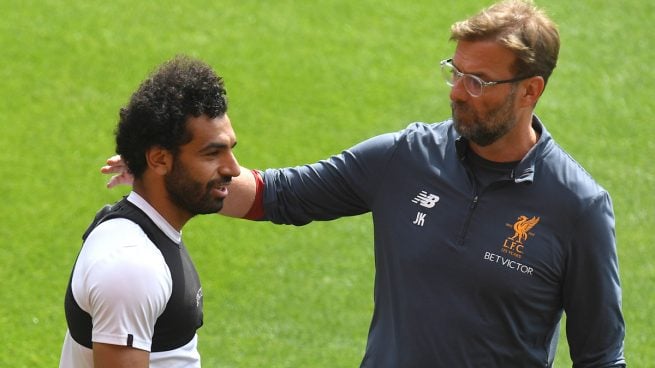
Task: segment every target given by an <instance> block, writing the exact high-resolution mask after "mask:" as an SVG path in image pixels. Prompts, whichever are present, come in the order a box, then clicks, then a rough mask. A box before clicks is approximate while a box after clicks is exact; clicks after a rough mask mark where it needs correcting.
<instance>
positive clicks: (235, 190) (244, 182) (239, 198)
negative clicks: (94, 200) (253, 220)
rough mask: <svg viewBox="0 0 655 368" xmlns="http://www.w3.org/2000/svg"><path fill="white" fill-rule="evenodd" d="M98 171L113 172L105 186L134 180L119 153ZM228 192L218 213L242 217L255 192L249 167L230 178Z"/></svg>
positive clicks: (253, 199) (250, 205)
mask: <svg viewBox="0 0 655 368" xmlns="http://www.w3.org/2000/svg"><path fill="white" fill-rule="evenodd" d="M100 172H101V173H103V174H114V175H113V176H112V177H111V179H109V182H107V188H113V187H115V186H117V185H132V182H133V181H134V177H132V174H130V173H129V171H128V170H127V166H126V165H125V162H123V160H122V159H121V156H119V155H116V156H112V157H110V158H108V159H107V164H106V165H105V166H103V167H102V168H101V169H100ZM228 192H229V194H228V196H227V198H226V199H225V202H224V204H223V209H222V210H221V211H220V212H219V213H220V214H221V215H225V216H231V217H244V216H245V215H246V214H248V211H249V210H250V209H251V207H252V205H253V203H254V201H255V196H256V194H257V180H256V179H255V174H253V172H252V171H251V170H250V169H246V168H245V167H242V168H241V175H239V176H237V177H234V178H232V182H231V183H230V185H229V187H228Z"/></svg>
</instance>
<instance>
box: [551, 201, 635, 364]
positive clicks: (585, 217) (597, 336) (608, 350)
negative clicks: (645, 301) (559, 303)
mask: <svg viewBox="0 0 655 368" xmlns="http://www.w3.org/2000/svg"><path fill="white" fill-rule="evenodd" d="M574 231H575V234H574V235H573V241H572V244H571V252H570V255H569V259H568V263H567V271H566V276H565V280H564V285H563V304H564V310H565V312H566V316H567V319H566V333H567V338H568V342H569V348H570V353H571V359H572V361H573V367H575V368H587V367H615V366H622V364H625V358H624V353H623V340H624V337H625V324H624V320H623V315H622V312H621V286H620V282H619V266H618V257H617V252H616V237H615V231H614V212H613V209H612V203H611V200H610V197H609V194H608V193H607V192H605V191H603V192H601V193H600V194H599V195H598V196H596V198H594V199H593V200H592V201H591V203H590V204H589V206H588V207H587V208H586V210H584V212H583V213H582V215H581V216H580V218H579V219H578V220H577V224H576V226H574Z"/></svg>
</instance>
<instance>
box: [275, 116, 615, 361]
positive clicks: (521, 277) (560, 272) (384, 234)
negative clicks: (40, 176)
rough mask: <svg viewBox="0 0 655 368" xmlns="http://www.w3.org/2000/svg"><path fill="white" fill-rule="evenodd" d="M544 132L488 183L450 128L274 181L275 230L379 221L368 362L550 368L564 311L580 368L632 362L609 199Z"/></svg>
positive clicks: (418, 127)
mask: <svg viewBox="0 0 655 368" xmlns="http://www.w3.org/2000/svg"><path fill="white" fill-rule="evenodd" d="M533 127H534V128H535V129H536V130H537V131H538V132H540V138H539V141H538V142H537V144H536V145H535V146H534V147H533V148H532V149H531V150H530V152H528V154H527V155H526V156H525V157H524V159H523V160H522V161H521V162H520V163H518V165H517V166H516V167H515V169H514V170H513V171H511V173H509V174H508V175H507V177H505V178H502V179H500V180H497V181H495V182H493V183H491V184H489V185H487V186H486V187H478V185H477V184H476V181H475V180H474V179H473V176H472V171H471V169H470V167H468V165H467V160H465V157H466V154H467V144H466V142H465V140H464V139H462V138H461V137H459V136H458V134H457V133H456V131H455V129H454V125H453V122H452V121H451V120H449V121H446V122H443V123H439V124H425V123H414V124H411V125H409V126H408V127H407V128H406V129H404V130H401V131H399V132H396V133H389V134H383V135H380V136H377V137H374V138H371V139H369V140H366V141H364V142H362V143H360V144H357V145H355V146H354V147H352V148H351V149H348V150H346V151H344V152H342V153H341V154H339V155H335V156H333V157H330V158H329V159H327V160H324V161H320V162H318V163H315V164H312V165H305V166H299V167H295V168H286V169H280V170H272V169H269V170H266V171H265V172H264V173H263V178H264V185H265V188H264V210H265V219H266V220H270V221H272V222H274V223H284V224H294V225H304V224H307V223H309V222H311V221H313V220H331V219H335V218H338V217H342V216H352V215H358V214H362V213H365V212H369V211H370V212H372V217H373V222H374V232H375V266H376V276H375V295H374V296H375V310H374V313H373V318H372V321H371V325H370V331H369V336H368V343H367V347H366V353H365V356H364V358H363V361H362V363H361V366H362V367H371V368H385V367H389V368H392V367H393V368H398V367H402V368H410V367H476V368H479V367H505V368H507V367H517V368H518V367H520V368H524V367H550V366H551V365H552V361H553V359H554V348H555V347H556V344H557V337H558V331H559V321H560V318H561V317H562V312H566V315H567V323H566V331H567V338H568V343H569V347H570V352H571V357H572V360H573V363H574V366H575V367H578V368H584V367H615V366H623V364H625V360H624V355H623V340H624V334H625V326H624V321H623V317H622V312H621V289H620V283H619V273H618V261H617V254H616V244H615V234H614V214H613V209H612V203H611V200H610V197H609V195H608V193H607V192H606V191H605V190H604V189H603V188H601V187H600V186H599V185H598V184H597V183H596V182H595V181H594V180H593V179H592V178H591V176H590V175H589V174H588V173H587V172H586V171H585V170H584V169H583V168H582V167H581V166H580V165H579V164H578V163H577V162H576V161H574V160H573V159H572V158H571V157H570V156H569V155H568V154H567V153H566V152H564V151H563V150H562V148H560V147H559V146H558V145H557V144H556V143H555V142H554V140H553V139H552V137H551V136H550V134H549V133H548V131H547V130H546V129H545V127H544V126H543V124H542V123H541V122H540V121H539V119H538V118H537V117H536V116H535V117H533ZM326 251H327V250H326Z"/></svg>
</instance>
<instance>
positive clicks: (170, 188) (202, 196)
mask: <svg viewBox="0 0 655 368" xmlns="http://www.w3.org/2000/svg"><path fill="white" fill-rule="evenodd" d="M191 177H192V176H191V175H190V173H189V172H188V170H187V169H186V168H185V167H184V165H183V164H181V163H180V162H179V161H178V160H177V159H176V160H175V162H174V164H173V169H172V170H171V172H170V173H169V174H167V175H166V176H165V177H164V184H165V186H166V191H167V192H168V195H169V198H170V199H171V201H172V202H173V203H174V204H175V205H176V206H178V207H179V208H181V209H183V210H185V211H187V212H189V213H190V214H191V215H192V216H195V215H206V214H214V213H217V212H218V211H220V210H221V209H222V208H223V199H222V198H214V197H212V196H211V190H212V189H213V188H216V187H218V186H219V185H220V184H221V181H219V180H212V181H210V182H208V183H207V184H202V183H200V182H198V181H195V180H193V179H191Z"/></svg>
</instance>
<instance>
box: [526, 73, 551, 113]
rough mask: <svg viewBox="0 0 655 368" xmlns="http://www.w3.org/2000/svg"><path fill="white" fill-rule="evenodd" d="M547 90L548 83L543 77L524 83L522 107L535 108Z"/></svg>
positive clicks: (530, 79) (533, 78)
mask: <svg viewBox="0 0 655 368" xmlns="http://www.w3.org/2000/svg"><path fill="white" fill-rule="evenodd" d="M544 88H546V82H545V81H544V78H543V77H541V76H536V77H532V78H529V79H527V80H526V81H525V83H524V93H523V95H522V96H521V101H522V103H521V105H522V106H526V107H534V106H535V105H536V104H537V101H539V97H541V94H542V93H543V92H544Z"/></svg>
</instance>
